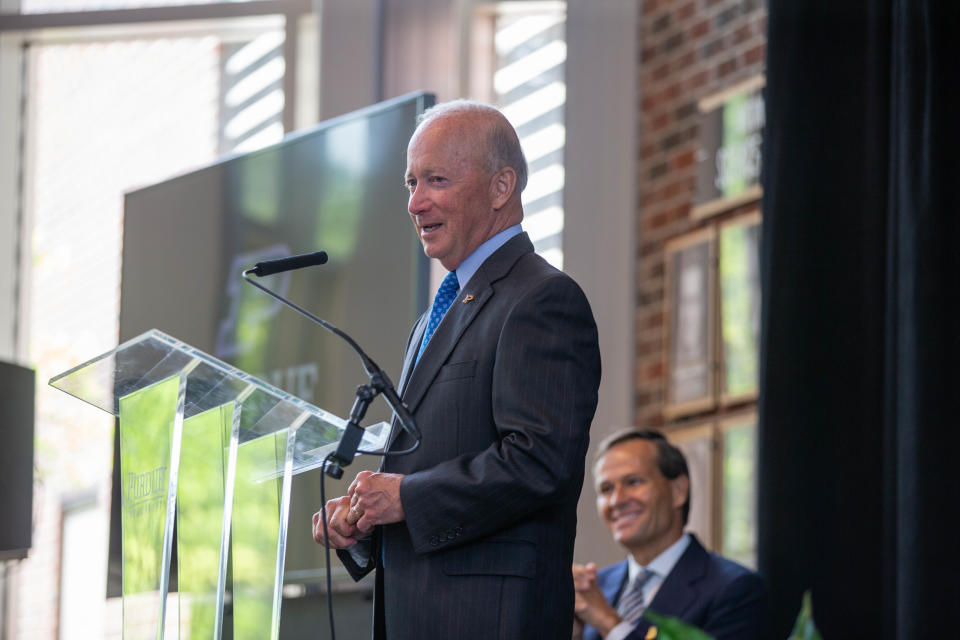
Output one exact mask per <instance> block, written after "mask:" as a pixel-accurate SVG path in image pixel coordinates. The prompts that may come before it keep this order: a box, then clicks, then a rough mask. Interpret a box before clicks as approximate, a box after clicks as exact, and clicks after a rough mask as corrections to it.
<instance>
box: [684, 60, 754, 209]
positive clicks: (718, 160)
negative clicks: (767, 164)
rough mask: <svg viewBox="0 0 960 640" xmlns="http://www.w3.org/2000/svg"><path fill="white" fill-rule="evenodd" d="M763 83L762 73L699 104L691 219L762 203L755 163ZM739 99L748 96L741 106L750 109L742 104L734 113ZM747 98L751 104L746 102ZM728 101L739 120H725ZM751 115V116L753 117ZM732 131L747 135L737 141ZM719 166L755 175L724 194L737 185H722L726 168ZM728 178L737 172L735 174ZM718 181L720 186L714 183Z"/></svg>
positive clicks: (733, 182)
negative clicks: (745, 169) (747, 169)
mask: <svg viewBox="0 0 960 640" xmlns="http://www.w3.org/2000/svg"><path fill="white" fill-rule="evenodd" d="M765 84H766V78H765V77H764V76H763V75H756V76H753V77H750V78H747V79H746V80H744V81H743V82H740V83H737V84H735V85H733V86H730V87H727V88H725V89H723V90H722V91H718V92H716V93H714V94H711V95H709V96H706V97H704V98H702V99H701V100H700V101H699V102H698V103H697V106H698V109H699V111H700V149H699V150H698V163H697V182H696V183H697V188H696V195H695V204H694V206H693V208H692V209H691V211H690V215H691V217H692V218H693V219H695V220H699V219H704V218H708V217H710V216H713V215H716V214H718V213H721V212H723V211H729V210H731V209H733V208H735V207H738V206H741V205H744V204H749V203H751V202H754V201H757V200H759V199H760V196H761V195H762V190H761V187H760V183H759V179H760V174H759V163H760V133H761V131H762V129H761V128H762V126H763V103H762V100H763V98H762V94H759V91H760V89H762V88H763V86H764V85H765ZM739 97H748V98H747V100H748V102H746V103H745V105H746V107H751V108H744V105H740V108H739V109H738V108H737V106H736V105H737V103H736V100H737V99H738V98H739ZM750 98H752V99H753V100H754V103H750V102H749V100H750ZM756 100H759V101H760V102H759V104H756V102H755V101H756ZM728 102H729V104H730V106H731V109H733V111H732V113H734V114H743V119H742V120H741V119H737V118H735V117H734V119H733V120H729V121H728V115H729V114H727V113H725V107H726V106H727V105H728ZM750 114H755V117H754V116H751V115H750ZM730 122H733V123H737V122H744V123H751V124H750V125H749V126H748V125H747V124H743V125H741V127H742V128H741V127H737V126H736V125H733V126H734V128H733V129H732V130H731V129H729V128H728V127H729V126H730ZM736 132H739V135H741V136H745V137H744V138H743V139H738V137H737V135H738V134H737V133H736ZM731 133H733V134H734V138H733V140H725V138H726V136H727V135H728V134H731ZM722 167H741V168H744V167H754V172H753V173H747V176H749V177H750V180H749V183H748V184H746V185H741V186H740V187H739V189H737V188H733V190H732V191H728V188H731V185H737V184H738V182H737V181H736V180H734V181H732V182H729V183H728V182H726V180H725V178H724V177H723V176H725V175H727V171H730V169H728V170H727V171H724V170H723V169H722ZM732 175H733V176H737V175H738V174H737V172H736V171H734V172H733V173H732ZM718 180H719V181H720V184H717V182H716V181H718ZM722 185H723V186H722Z"/></svg>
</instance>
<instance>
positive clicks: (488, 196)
mask: <svg viewBox="0 0 960 640" xmlns="http://www.w3.org/2000/svg"><path fill="white" fill-rule="evenodd" d="M468 124H469V119H468V117H466V116H448V117H442V118H439V119H437V120H434V121H433V122H431V123H430V124H428V125H427V126H426V127H425V128H423V129H421V130H420V131H418V132H417V133H416V134H414V137H413V138H412V139H411V140H410V145H409V146H408V147H407V174H406V184H407V188H408V189H409V191H410V201H409V203H408V204H407V210H408V211H409V213H410V219H411V220H413V224H414V226H415V227H416V229H417V235H418V236H419V238H420V242H421V244H423V251H424V253H426V254H427V256H429V257H431V258H436V259H437V260H439V261H440V263H441V264H442V265H443V266H444V268H446V269H447V270H448V271H453V270H454V269H456V268H457V267H459V266H460V263H461V262H463V260H464V259H465V258H466V257H467V256H469V255H470V254H471V253H473V252H474V250H475V249H476V248H477V247H479V246H480V245H481V244H483V243H484V242H485V241H486V240H487V239H489V238H490V237H491V236H492V235H494V230H495V223H496V214H495V211H494V210H493V200H492V196H493V192H492V188H493V186H492V175H491V173H490V171H489V169H488V168H487V167H486V166H485V154H484V146H483V145H484V143H483V142H481V141H478V138H480V136H479V135H478V134H477V133H476V132H475V130H476V127H473V130H471V127H469V126H467V125H468Z"/></svg>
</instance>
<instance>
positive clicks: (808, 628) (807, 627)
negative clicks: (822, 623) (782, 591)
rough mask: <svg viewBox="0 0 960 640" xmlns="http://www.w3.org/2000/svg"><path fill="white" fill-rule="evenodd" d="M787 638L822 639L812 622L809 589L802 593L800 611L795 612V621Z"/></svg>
mask: <svg viewBox="0 0 960 640" xmlns="http://www.w3.org/2000/svg"><path fill="white" fill-rule="evenodd" d="M787 640H823V636H821V635H820V632H819V631H817V627H816V625H814V624H813V601H812V599H811V597H810V591H809V590H807V591H805V592H804V593H803V602H802V604H801V605H800V613H799V614H797V622H796V624H794V625H793V631H792V632H791V633H790V637H789V638H788V639H787Z"/></svg>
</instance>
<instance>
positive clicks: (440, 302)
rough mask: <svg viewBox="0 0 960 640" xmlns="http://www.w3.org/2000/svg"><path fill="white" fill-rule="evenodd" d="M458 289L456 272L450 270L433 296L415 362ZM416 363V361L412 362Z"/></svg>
mask: <svg viewBox="0 0 960 640" xmlns="http://www.w3.org/2000/svg"><path fill="white" fill-rule="evenodd" d="M459 291H460V282H459V281H458V280H457V272H456V271H451V272H449V273H448V274H447V276H446V277H445V278H444V279H443V282H441V283H440V288H439V289H437V295H436V296H435V297H434V298H433V308H432V309H431V310H430V320H429V321H428V322H427V330H426V331H425V332H424V334H423V341H422V342H421V343H420V351H418V352H417V362H420V356H422V355H423V350H424V349H426V348H427V343H428V342H430V338H432V337H433V332H434V331H436V330H437V327H438V326H440V321H441V320H443V316H444V314H445V313H446V312H447V309H449V308H450V305H451V304H453V301H454V300H456V299H457V293H458V292H459ZM414 364H416V363H414Z"/></svg>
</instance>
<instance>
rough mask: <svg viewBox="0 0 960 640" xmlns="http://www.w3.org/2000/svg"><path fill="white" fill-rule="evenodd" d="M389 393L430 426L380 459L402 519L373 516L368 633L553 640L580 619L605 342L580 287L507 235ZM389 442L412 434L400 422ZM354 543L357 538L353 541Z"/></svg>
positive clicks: (417, 334) (413, 338) (396, 637)
mask: <svg viewBox="0 0 960 640" xmlns="http://www.w3.org/2000/svg"><path fill="white" fill-rule="evenodd" d="M425 326H426V316H424V317H421V319H420V321H419V322H418V323H417V324H416V326H415V327H414V330H413V331H412V333H411V335H410V339H409V341H408V343H407V350H406V358H405V361H404V368H403V373H402V375H401V378H400V382H399V384H398V390H399V393H400V394H401V396H402V397H403V400H404V402H406V403H407V405H408V406H409V409H410V412H411V413H412V414H413V416H414V418H415V419H416V421H417V424H418V426H419V427H420V430H421V431H422V432H423V440H422V442H421V443H420V446H419V448H417V450H416V451H414V452H413V453H410V454H408V455H404V456H399V457H391V458H387V459H386V460H385V461H384V464H383V470H384V471H386V472H390V473H402V474H405V476H406V477H405V478H404V479H403V483H402V484H401V486H400V498H401V501H402V502H403V509H404V513H405V516H406V520H405V521H404V522H400V523H395V524H391V525H386V526H383V527H377V529H376V535H375V536H374V538H371V539H370V540H367V541H364V544H363V545H362V546H364V547H368V548H367V549H362V547H357V548H355V549H354V551H355V552H359V551H361V550H363V551H367V552H368V553H369V558H370V560H372V562H370V563H368V564H367V565H366V566H364V567H359V566H357V563H355V562H354V561H353V558H352V557H351V556H350V554H349V553H344V552H340V554H339V555H340V557H341V558H342V559H343V561H344V565H345V566H346V567H347V569H348V570H349V571H350V572H351V574H352V575H353V576H354V577H355V578H359V577H361V576H362V575H363V574H364V573H365V572H367V571H369V570H370V568H371V567H372V566H374V565H379V564H380V561H381V559H382V561H383V563H382V565H380V566H377V569H378V570H377V580H376V590H375V594H376V595H375V606H374V637H375V638H377V639H378V640H379V639H380V638H384V637H386V638H389V640H434V639H437V640H446V639H456V640H474V639H476V640H497V639H502V640H520V639H522V640H556V638H561V637H563V636H568V637H569V634H570V630H571V629H572V628H573V575H572V573H571V571H570V565H571V563H572V562H573V541H574V536H575V534H576V523H577V501H578V499H579V497H580V488H581V485H582V483H583V474H584V457H585V456H586V453H587V444H588V440H589V438H588V434H589V428H590V422H591V420H592V419H593V413H594V410H595V409H596V405H597V388H598V386H599V383H600V353H599V348H598V346H597V329H596V324H595V323H594V320H593V314H592V312H591V310H590V305H589V304H588V303H587V299H586V297H585V296H584V295H583V292H582V291H581V290H580V288H579V287H578V286H577V284H576V283H575V282H574V281H573V280H571V279H570V278H569V277H568V276H566V275H565V274H563V273H561V272H560V271H557V270H556V269H554V268H553V267H551V266H550V265H549V264H547V263H546V262H545V261H544V260H543V259H542V258H541V257H539V256H538V255H536V254H535V253H534V252H533V245H532V244H531V243H530V240H529V239H528V237H527V235H526V234H520V235H518V236H516V237H514V238H512V239H510V240H509V241H507V243H506V244H504V245H503V246H502V247H500V248H499V249H498V250H497V251H496V252H494V254H493V255H491V256H490V257H489V258H488V259H487V260H486V261H485V262H484V263H483V264H482V265H481V266H480V268H479V269H478V270H477V272H476V273H475V274H474V276H473V277H472V278H471V279H470V282H469V283H467V285H466V286H465V287H464V288H463V290H461V291H460V294H459V295H458V296H457V299H456V300H455V301H454V303H453V305H452V306H451V307H450V309H449V311H447V315H446V317H445V318H444V319H443V322H441V323H440V326H439V327H438V328H437V330H436V333H434V335H433V338H432V339H431V340H430V343H429V344H428V345H427V348H426V349H425V350H424V352H423V356H422V357H421V359H420V363H419V364H417V365H416V367H414V359H415V357H416V353H417V350H418V348H419V344H420V341H421V338H422V336H423V332H424V328H425ZM394 435H395V436H396V439H395V440H394V441H393V442H392V446H391V450H393V451H400V450H404V449H407V448H408V447H411V446H412V445H413V441H412V439H411V438H410V436H409V435H408V434H407V433H405V432H403V431H402V430H399V429H396V428H395V429H394ZM358 545H360V543H358Z"/></svg>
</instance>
